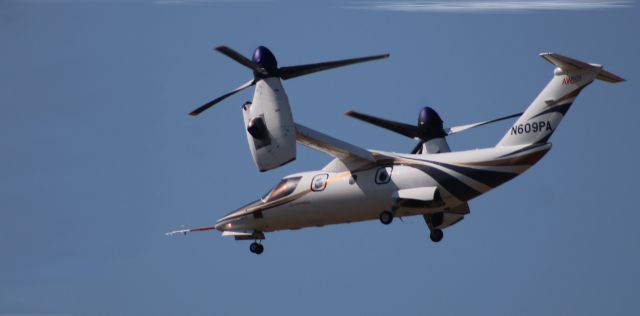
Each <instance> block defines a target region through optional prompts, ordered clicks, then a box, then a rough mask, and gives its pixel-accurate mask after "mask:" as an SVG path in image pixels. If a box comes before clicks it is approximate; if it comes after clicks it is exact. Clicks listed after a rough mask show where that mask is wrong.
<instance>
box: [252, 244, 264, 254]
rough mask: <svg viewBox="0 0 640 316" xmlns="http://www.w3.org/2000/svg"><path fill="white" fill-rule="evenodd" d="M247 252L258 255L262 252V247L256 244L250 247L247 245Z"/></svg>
mask: <svg viewBox="0 0 640 316" xmlns="http://www.w3.org/2000/svg"><path fill="white" fill-rule="evenodd" d="M249 251H251V252H253V253H255V254H256V255H259V254H261V253H262V252H263V251H264V246H263V245H262V244H259V243H257V242H252V243H251V245H249Z"/></svg>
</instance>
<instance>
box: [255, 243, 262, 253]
mask: <svg viewBox="0 0 640 316" xmlns="http://www.w3.org/2000/svg"><path fill="white" fill-rule="evenodd" d="M262 252H264V246H263V245H262V244H258V249H257V251H256V254H257V255H259V254H261V253H262Z"/></svg>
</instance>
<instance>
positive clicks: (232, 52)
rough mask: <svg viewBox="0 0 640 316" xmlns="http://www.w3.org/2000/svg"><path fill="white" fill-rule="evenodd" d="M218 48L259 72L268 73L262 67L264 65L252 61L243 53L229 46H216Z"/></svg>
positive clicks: (224, 53)
mask: <svg viewBox="0 0 640 316" xmlns="http://www.w3.org/2000/svg"><path fill="white" fill-rule="evenodd" d="M216 50H217V51H218V52H220V53H222V54H223V55H225V56H227V57H229V58H231V59H233V60H235V61H236V62H238V63H240V64H242V65H243V66H245V67H247V68H249V69H251V70H253V71H255V72H257V73H260V74H263V75H267V71H266V70H264V69H262V67H260V66H259V65H258V64H256V63H254V62H252V61H251V60H249V59H248V58H247V57H244V56H242V54H240V53H238V52H236V51H235V50H233V49H231V48H229V47H227V46H218V47H216Z"/></svg>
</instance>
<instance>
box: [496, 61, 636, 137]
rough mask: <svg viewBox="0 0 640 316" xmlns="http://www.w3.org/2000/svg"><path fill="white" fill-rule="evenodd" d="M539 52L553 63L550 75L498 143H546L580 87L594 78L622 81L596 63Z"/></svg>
mask: <svg viewBox="0 0 640 316" xmlns="http://www.w3.org/2000/svg"><path fill="white" fill-rule="evenodd" d="M540 56H541V57H542V58H544V59H546V60H547V61H549V62H550V63H552V64H554V65H555V66H556V68H555V70H554V72H553V78H551V81H549V83H548V84H547V86H546V87H545V88H544V89H543V90H542V92H540V94H539V95H538V96H537V97H536V99H535V100H533V102H532V103H531V105H530V106H529V107H528V108H527V109H526V110H525V112H524V113H523V114H522V115H521V116H520V118H519V119H518V120H517V121H516V123H515V124H514V125H513V126H512V127H511V128H510V129H509V130H508V131H507V133H506V134H505V135H504V137H503V138H502V139H501V140H500V142H498V145H497V146H499V147H502V146H516V145H526V144H542V143H546V142H547V141H548V140H549V138H550V137H551V135H552V134H553V132H554V131H555V129H556V128H557V127H558V125H560V122H561V121H562V119H563V118H564V116H565V115H566V113H567V112H568V111H569V108H570V107H571V105H572V104H573V102H574V101H575V99H576V98H577V97H578V95H579V94H580V92H581V91H582V89H584V88H585V87H586V86H588V85H589V84H591V83H592V82H593V81H594V80H595V79H599V80H603V81H607V82H613V83H617V82H622V81H624V79H622V78H621V77H619V76H617V75H615V74H613V73H610V72H608V71H605V70H604V69H603V67H602V66H601V65H598V64H588V63H585V62H582V61H579V60H576V59H573V58H570V57H566V56H562V55H560V54H555V53H543V54H540Z"/></svg>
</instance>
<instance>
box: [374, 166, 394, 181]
mask: <svg viewBox="0 0 640 316" xmlns="http://www.w3.org/2000/svg"><path fill="white" fill-rule="evenodd" d="M391 171H393V167H382V168H380V169H378V172H376V183H377V184H385V183H389V181H390V180H391Z"/></svg>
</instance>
